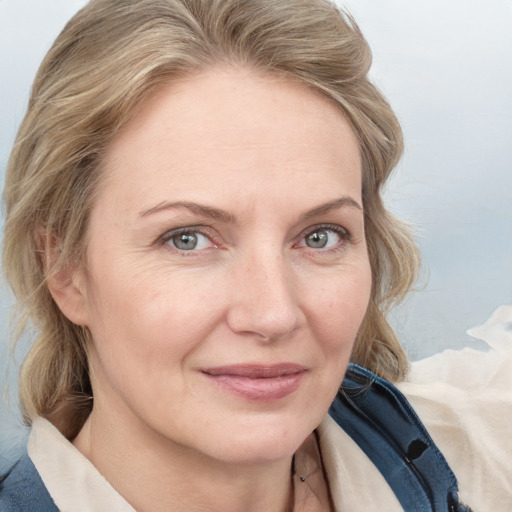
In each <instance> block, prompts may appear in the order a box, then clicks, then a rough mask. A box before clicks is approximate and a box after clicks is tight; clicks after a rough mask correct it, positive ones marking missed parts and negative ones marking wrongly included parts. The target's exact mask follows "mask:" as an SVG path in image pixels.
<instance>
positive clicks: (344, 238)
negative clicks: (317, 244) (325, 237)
mask: <svg viewBox="0 0 512 512" xmlns="http://www.w3.org/2000/svg"><path fill="white" fill-rule="evenodd" d="M318 231H330V232H334V233H335V234H336V235H338V236H339V238H340V241H339V242H338V243H337V244H335V245H334V246H333V247H328V248H327V249H324V248H318V249H314V248H313V247H309V246H307V245H306V246H305V247H307V248H309V249H311V251H312V252H313V253H320V254H322V255H325V254H330V253H335V252H337V251H340V250H343V249H344V248H345V246H346V244H347V243H348V242H350V241H351V240H352V236H351V234H350V232H349V231H348V230H347V229H345V228H343V227H341V226H339V225H337V224H319V225H318V226H313V227H312V228H307V230H305V231H303V232H302V233H301V234H300V235H299V237H298V240H299V242H303V241H305V240H306V237H308V236H309V235H312V234H313V233H316V232H318Z"/></svg>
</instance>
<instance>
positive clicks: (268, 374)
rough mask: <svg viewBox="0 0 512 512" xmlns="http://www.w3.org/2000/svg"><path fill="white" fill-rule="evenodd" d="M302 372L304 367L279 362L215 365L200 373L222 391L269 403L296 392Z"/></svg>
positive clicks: (302, 375) (304, 372)
mask: <svg viewBox="0 0 512 512" xmlns="http://www.w3.org/2000/svg"><path fill="white" fill-rule="evenodd" d="M306 371H307V369H306V368H305V367H304V366H301V365H298V364H295V363H282V364H273V365H254V364H249V365H245V364H242V365H233V366H218V367H213V368H205V369H202V370H201V373H203V375H205V376H206V377H207V378H208V379H209V380H210V381H211V382H212V383H214V384H215V385H217V386H218V387H219V388H221V389H222V390H223V391H227V392H229V393H232V394H234V395H237V396H239V397H241V398H244V399H246V400H249V401H258V402H271V401H275V400H280V399H282V398H284V397H286V396H288V395H290V394H292V393H293V392H294V391H296V390H297V389H298V388H299V386H300V383H301V381H302V379H303V377H304V375H305V374H306Z"/></svg>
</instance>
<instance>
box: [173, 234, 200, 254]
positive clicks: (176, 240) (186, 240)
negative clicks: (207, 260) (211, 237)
mask: <svg viewBox="0 0 512 512" xmlns="http://www.w3.org/2000/svg"><path fill="white" fill-rule="evenodd" d="M171 242H172V245H174V247H176V249H180V250H181V251H192V250H193V249H195V248H196V247H197V242H198V240H197V235H196V234H195V233H181V234H179V235H174V236H173V237H171Z"/></svg>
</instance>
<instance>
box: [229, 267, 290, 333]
mask: <svg viewBox="0 0 512 512" xmlns="http://www.w3.org/2000/svg"><path fill="white" fill-rule="evenodd" d="M268 267H269V265H268V264H267V265H265V268H262V267H261V266H258V267H256V266H251V268H246V269H245V270H244V271H243V272H242V273H239V274H238V276H237V277H236V278H235V279H234V288H235V291H234V293H233V295H232V301H231V304H230V307H229V311H228V324H229V326H230V328H231V330H232V331H234V332H236V333H239V334H248V335H252V336H254V337H256V338H257V339H259V340H261V341H265V342H271V341H275V340H278V339H281V338H283V337H286V336H289V335H291V334H292V333H293V332H294V331H295V330H296V329H297V327H298V325H299V323H300V308H299V306H298V303H297V300H296V296H295V293H294V290H293V285H292V283H291V279H290V278H289V277H288V276H287V275H286V271H285V269H284V268H283V265H282V264H280V263H279V262H278V263H277V264H276V263H275V264H274V265H273V268H272V269H269V268H268Z"/></svg>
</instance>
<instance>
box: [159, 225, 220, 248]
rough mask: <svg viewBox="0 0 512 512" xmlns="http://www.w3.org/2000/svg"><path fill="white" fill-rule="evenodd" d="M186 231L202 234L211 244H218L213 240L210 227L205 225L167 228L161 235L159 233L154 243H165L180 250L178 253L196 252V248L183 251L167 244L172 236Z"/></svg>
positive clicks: (186, 232)
mask: <svg viewBox="0 0 512 512" xmlns="http://www.w3.org/2000/svg"><path fill="white" fill-rule="evenodd" d="M188 233H197V234H199V235H202V236H204V237H206V238H208V240H210V242H211V243H212V245H213V246H217V245H219V244H218V242H217V241H216V240H215V239H216V237H215V236H214V235H213V233H212V231H211V229H209V228H207V227H205V226H183V227H179V228H174V229H169V230H168V231H166V232H165V233H164V234H163V235H160V236H159V237H158V238H157V240H156V243H157V244H158V245H166V244H167V245H168V246H169V247H170V248H171V249H172V250H174V251H177V252H180V253H185V252H188V253H193V252H198V251H196V250H190V251H183V250H180V249H178V248H177V247H172V246H171V245H169V244H168V242H169V240H171V238H172V237H174V236H177V235H183V234H188ZM202 250H204V249H202Z"/></svg>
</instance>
